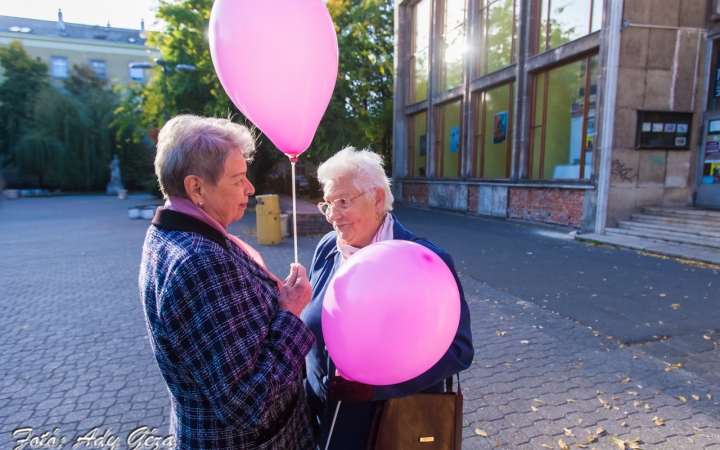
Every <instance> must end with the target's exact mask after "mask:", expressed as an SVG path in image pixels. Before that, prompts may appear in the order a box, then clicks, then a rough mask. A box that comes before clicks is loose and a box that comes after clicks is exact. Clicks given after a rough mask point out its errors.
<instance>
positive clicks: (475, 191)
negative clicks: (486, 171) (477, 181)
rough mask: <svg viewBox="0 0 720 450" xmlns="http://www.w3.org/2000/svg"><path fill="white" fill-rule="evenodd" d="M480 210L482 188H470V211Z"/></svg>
mask: <svg viewBox="0 0 720 450" xmlns="http://www.w3.org/2000/svg"><path fill="white" fill-rule="evenodd" d="M479 208H480V186H477V185H475V186H472V185H471V186H468V211H472V212H476V211H477V210H478V209H479Z"/></svg>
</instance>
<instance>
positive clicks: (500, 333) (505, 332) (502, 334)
mask: <svg viewBox="0 0 720 450" xmlns="http://www.w3.org/2000/svg"><path fill="white" fill-rule="evenodd" d="M495 334H497V335H498V336H507V331H496V332H495Z"/></svg>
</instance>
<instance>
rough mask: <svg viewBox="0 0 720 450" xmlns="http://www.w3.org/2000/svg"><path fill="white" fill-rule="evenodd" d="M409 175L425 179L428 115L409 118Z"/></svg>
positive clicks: (422, 113) (420, 114)
mask: <svg viewBox="0 0 720 450" xmlns="http://www.w3.org/2000/svg"><path fill="white" fill-rule="evenodd" d="M408 142H409V145H408V155H409V158H408V163H409V164H408V174H409V176H411V177H425V170H426V168H427V113H426V112H421V113H419V114H415V115H414V116H410V117H408Z"/></svg>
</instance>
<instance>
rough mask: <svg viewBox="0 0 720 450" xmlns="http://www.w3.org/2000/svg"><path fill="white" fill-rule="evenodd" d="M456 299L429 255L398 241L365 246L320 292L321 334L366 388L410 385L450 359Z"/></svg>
mask: <svg viewBox="0 0 720 450" xmlns="http://www.w3.org/2000/svg"><path fill="white" fill-rule="evenodd" d="M459 323H460V293H459V292H458V287H457V284H456V282H455V278H454V277H453V274H452V272H450V269H449V268H448V266H447V265H446V264H445V262H443V260H442V259H440V257H439V256H437V255H436V254H435V253H433V252H432V251H431V250H429V249H427V248H425V247H423V246H422V245H419V244H416V243H413V242H409V241H402V240H390V241H382V242H378V243H376V244H372V245H369V246H367V247H365V248H363V249H361V250H359V251H358V252H357V253H355V254H354V255H353V256H352V257H350V258H349V259H348V260H347V261H346V262H345V263H343V265H342V266H340V268H339V269H338V271H337V272H336V274H335V276H334V277H333V279H332V280H331V281H330V285H329V286H328V288H327V291H326V292H325V298H324V299H323V311H322V330H323V336H324V337H325V345H326V346H327V349H328V352H329V353H330V356H331V357H332V359H333V361H334V362H335V365H336V367H337V369H338V371H339V372H340V373H342V374H343V375H345V377H347V378H349V379H351V380H355V381H360V382H362V383H366V384H371V385H378V386H380V385H389V384H395V383H400V382H403V381H407V380H410V379H412V378H414V377H416V376H418V375H420V374H422V373H423V372H425V371H427V370H428V369H430V368H431V367H432V366H433V365H435V364H436V363H437V362H438V361H439V360H440V358H441V357H442V356H443V355H444V354H445V352H447V350H448V348H450V345H451V344H452V341H453V338H454V337H455V334H456V333H457V329H458V324H459Z"/></svg>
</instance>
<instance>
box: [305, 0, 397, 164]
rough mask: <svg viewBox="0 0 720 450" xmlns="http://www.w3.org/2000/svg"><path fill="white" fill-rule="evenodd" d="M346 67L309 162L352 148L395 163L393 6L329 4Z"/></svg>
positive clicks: (353, 1)
mask: <svg viewBox="0 0 720 450" xmlns="http://www.w3.org/2000/svg"><path fill="white" fill-rule="evenodd" d="M327 7H328V11H329V12H330V15H331V16H332V18H333V22H334V23H335V30H336V31H337V37H338V47H339V49H340V64H339V67H338V79H337V83H336V85H335V91H334V93H333V97H332V99H331V101H330V105H329V106H328V110H327V112H326V113H325V116H324V117H323V120H322V122H321V123H320V127H319V129H318V134H317V136H316V138H315V140H314V141H313V144H312V146H311V147H310V151H309V152H308V153H310V155H309V156H311V157H315V159H317V160H324V159H327V158H328V157H329V156H332V155H333V154H335V153H336V152H337V151H338V150H340V149H342V148H343V147H345V146H347V145H353V146H355V147H359V148H370V149H371V150H373V151H375V152H377V153H379V154H381V155H383V156H384V157H385V161H386V163H387V165H388V169H389V165H390V162H391V161H392V128H393V46H394V43H393V38H394V25H393V14H394V12H393V1H392V0H328V2H327Z"/></svg>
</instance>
